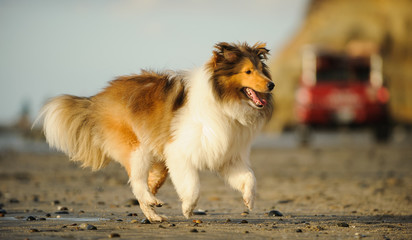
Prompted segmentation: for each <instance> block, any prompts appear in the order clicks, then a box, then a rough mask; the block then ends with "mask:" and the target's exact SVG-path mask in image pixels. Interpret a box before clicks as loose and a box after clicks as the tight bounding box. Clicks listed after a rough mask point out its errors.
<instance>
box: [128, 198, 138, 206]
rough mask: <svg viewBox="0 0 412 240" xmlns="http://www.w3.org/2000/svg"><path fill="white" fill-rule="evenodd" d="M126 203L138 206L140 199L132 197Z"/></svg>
mask: <svg viewBox="0 0 412 240" xmlns="http://www.w3.org/2000/svg"><path fill="white" fill-rule="evenodd" d="M125 205H131V206H137V205H139V201H138V200H137V199H134V198H131V199H129V200H127V201H126V202H125Z"/></svg>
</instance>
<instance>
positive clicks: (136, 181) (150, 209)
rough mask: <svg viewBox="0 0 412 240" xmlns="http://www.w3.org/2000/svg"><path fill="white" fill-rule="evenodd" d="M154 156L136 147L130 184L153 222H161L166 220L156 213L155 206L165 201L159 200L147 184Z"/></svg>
mask: <svg viewBox="0 0 412 240" xmlns="http://www.w3.org/2000/svg"><path fill="white" fill-rule="evenodd" d="M152 161H153V156H152V155H151V153H150V152H148V151H146V150H145V149H144V148H143V147H139V148H138V149H136V150H135V151H134V152H133V153H132V154H131V157H130V179H129V181H130V185H131V186H132V191H133V194H134V195H135V196H136V198H137V199H138V200H139V203H140V208H141V209H142V212H143V214H144V215H145V216H146V218H147V219H148V220H149V221H151V222H161V221H164V220H166V219H165V218H164V217H161V216H159V215H157V214H156V212H155V210H154V207H155V206H161V205H162V204H163V203H162V202H161V201H160V200H158V199H157V198H156V197H155V196H154V195H153V194H152V193H151V192H150V191H149V187H148V184H147V180H148V176H149V170H150V167H151V166H152Z"/></svg>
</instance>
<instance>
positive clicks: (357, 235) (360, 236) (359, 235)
mask: <svg viewBox="0 0 412 240" xmlns="http://www.w3.org/2000/svg"><path fill="white" fill-rule="evenodd" d="M355 236H356V237H357V238H364V237H366V235H364V234H360V233H355Z"/></svg>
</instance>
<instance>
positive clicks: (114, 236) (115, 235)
mask: <svg viewBox="0 0 412 240" xmlns="http://www.w3.org/2000/svg"><path fill="white" fill-rule="evenodd" d="M119 237H120V234H118V233H110V234H109V238H119Z"/></svg>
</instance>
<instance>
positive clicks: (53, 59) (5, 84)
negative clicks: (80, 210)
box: [0, 0, 412, 149]
mask: <svg viewBox="0 0 412 240" xmlns="http://www.w3.org/2000/svg"><path fill="white" fill-rule="evenodd" d="M0 29H1V37H0V81H1V85H0V86H1V87H0V97H1V101H0V149H2V148H3V149H4V148H10V147H13V146H14V145H13V144H15V143H16V144H18V143H17V142H19V141H22V140H17V139H20V138H16V134H15V133H16V132H18V133H22V134H23V135H24V136H27V137H30V138H41V133H40V131H39V130H38V129H35V130H34V131H31V130H30V127H31V124H32V121H33V120H34V119H35V117H36V115H37V113H38V111H39V109H40V107H41V106H42V105H43V104H44V102H45V101H46V100H47V99H48V98H49V97H53V96H56V95H59V94H73V95H80V96H90V95H93V94H95V93H97V92H98V91H100V90H101V89H102V88H103V87H104V86H106V84H107V82H108V81H110V80H113V79H114V78H116V76H120V75H127V74H133V73H139V72H140V69H147V68H148V69H156V70H162V69H191V68H193V67H197V66H201V65H202V64H203V63H205V62H206V61H207V60H208V59H209V57H210V56H211V51H212V47H213V45H214V44H215V43H217V42H220V41H227V42H237V41H239V42H243V41H247V42H249V43H255V42H258V41H263V42H266V43H267V45H268V47H269V48H270V49H271V58H270V59H269V66H270V69H271V72H272V77H273V80H274V81H275V83H276V88H275V90H274V95H275V101H276V109H275V112H274V115H273V118H272V121H271V122H270V123H269V124H268V126H267V127H266V129H265V132H266V135H264V136H262V137H261V138H260V140H258V141H257V143H256V145H259V144H260V143H259V141H261V142H262V143H264V144H268V142H270V144H273V145H276V146H297V145H300V144H306V143H307V142H316V141H318V142H319V141H320V142H324V143H328V142H330V139H336V134H335V131H336V130H339V131H340V132H341V129H345V130H344V132H345V131H346V130H347V129H352V127H356V128H355V129H361V130H360V131H356V135H355V136H356V137H357V138H359V139H363V140H360V141H364V142H368V143H370V144H372V143H373V142H375V141H380V142H388V141H391V142H393V141H395V143H404V144H408V141H409V140H408V139H410V131H409V128H410V126H411V123H412V95H411V94H408V92H411V91H412V68H411V67H410V66H412V2H411V1H409V0H397V1H390V0H363V1H357V0H327V1H326V0H289V1H281V0H272V1H270V0H257V1H218V0H212V1H188V0H180V1H173V2H172V1H164V0H136V1H133V0H125V1H115V0H103V1H80V0H73V1H51V0H39V1H29V0H19V1H15V0H2V1H0ZM323 128H327V129H332V133H331V132H328V133H326V135H325V134H323V135H322V134H321V137H320V138H319V132H318V129H323ZM313 129H316V130H315V131H314V130H313ZM364 129H366V130H365V131H366V132H365V134H364V135H362V134H361V135H359V132H362V131H364ZM13 136H14V137H13ZM273 136H276V137H273ZM408 136H409V137H408ZM13 139H14V140H13ZM269 139H270V140H269ZM319 139H321V140H319ZM322 139H323V140H322ZM13 142H15V143H13ZM34 148H35V149H39V146H37V145H36V146H35V147H34Z"/></svg>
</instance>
